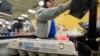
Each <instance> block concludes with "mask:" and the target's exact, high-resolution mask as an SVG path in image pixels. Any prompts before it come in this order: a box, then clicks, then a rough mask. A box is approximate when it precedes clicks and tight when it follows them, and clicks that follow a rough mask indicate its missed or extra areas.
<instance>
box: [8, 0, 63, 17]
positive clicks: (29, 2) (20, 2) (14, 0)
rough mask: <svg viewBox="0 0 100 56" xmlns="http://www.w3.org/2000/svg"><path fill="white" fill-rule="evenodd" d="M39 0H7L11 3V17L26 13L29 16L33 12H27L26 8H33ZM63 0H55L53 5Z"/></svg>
mask: <svg viewBox="0 0 100 56" xmlns="http://www.w3.org/2000/svg"><path fill="white" fill-rule="evenodd" d="M39 1H40V0H8V2H10V3H11V4H12V16H13V18H16V17H19V16H21V14H28V15H29V17H30V18H31V17H32V16H33V15H34V14H31V13H29V12H27V10H28V9H35V8H37V6H38V2H39ZM63 1H64V0H55V5H57V4H59V3H62V2H63Z"/></svg>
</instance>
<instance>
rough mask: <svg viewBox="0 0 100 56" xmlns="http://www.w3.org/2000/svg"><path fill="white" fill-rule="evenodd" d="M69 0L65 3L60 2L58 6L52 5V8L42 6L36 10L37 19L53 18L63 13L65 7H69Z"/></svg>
mask: <svg viewBox="0 0 100 56" xmlns="http://www.w3.org/2000/svg"><path fill="white" fill-rule="evenodd" d="M71 1H72V0H70V1H69V2H67V3H65V4H60V5H59V6H58V7H53V8H43V9H41V10H40V11H38V12H37V17H38V18H37V19H38V20H40V21H47V20H50V19H54V18H55V17H57V16H58V15H59V14H61V13H63V12H64V11H66V10H67V9H69V7H70V5H71Z"/></svg>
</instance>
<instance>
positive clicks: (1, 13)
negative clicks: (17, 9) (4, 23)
mask: <svg viewBox="0 0 100 56" xmlns="http://www.w3.org/2000/svg"><path fill="white" fill-rule="evenodd" d="M0 15H5V16H12V15H10V14H7V13H3V12H0Z"/></svg>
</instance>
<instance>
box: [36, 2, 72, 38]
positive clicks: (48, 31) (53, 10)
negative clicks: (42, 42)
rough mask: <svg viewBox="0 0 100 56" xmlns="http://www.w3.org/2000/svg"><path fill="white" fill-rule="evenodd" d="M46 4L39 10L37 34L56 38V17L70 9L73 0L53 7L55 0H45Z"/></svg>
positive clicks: (37, 14) (42, 36) (41, 36)
mask: <svg viewBox="0 0 100 56" xmlns="http://www.w3.org/2000/svg"><path fill="white" fill-rule="evenodd" d="M43 1H44V5H43V6H42V7H40V8H39V9H38V10H37V13H36V21H37V30H36V31H37V32H36V34H37V36H38V37H39V38H49V39H51V38H54V37H55V34H56V27H55V21H54V19H55V17H57V16H58V15H59V14H61V13H63V12H65V11H66V10H68V9H69V7H70V5H71V2H72V0H69V1H68V2H66V3H65V4H60V5H58V6H57V7H53V5H54V3H55V2H54V0H43Z"/></svg>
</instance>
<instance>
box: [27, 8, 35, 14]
mask: <svg viewBox="0 0 100 56" xmlns="http://www.w3.org/2000/svg"><path fill="white" fill-rule="evenodd" d="M28 12H30V13H35V12H36V11H35V10H32V9H29V10H28Z"/></svg>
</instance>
